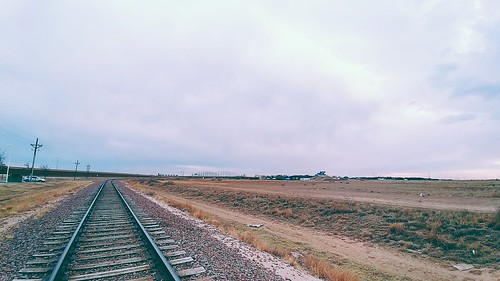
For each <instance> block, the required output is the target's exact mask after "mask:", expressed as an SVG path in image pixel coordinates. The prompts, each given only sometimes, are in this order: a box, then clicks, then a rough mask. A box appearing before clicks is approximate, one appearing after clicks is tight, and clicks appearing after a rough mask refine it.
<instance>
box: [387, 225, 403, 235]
mask: <svg viewBox="0 0 500 281" xmlns="http://www.w3.org/2000/svg"><path fill="white" fill-rule="evenodd" d="M404 228H405V225H404V224H402V223H400V222H397V223H392V224H390V225H389V226H388V227H387V229H388V230H389V232H390V233H401V232H402V231H403V230H404Z"/></svg>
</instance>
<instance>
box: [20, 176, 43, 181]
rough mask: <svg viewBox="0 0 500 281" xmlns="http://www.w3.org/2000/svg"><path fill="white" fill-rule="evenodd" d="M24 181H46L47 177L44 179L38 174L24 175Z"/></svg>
mask: <svg viewBox="0 0 500 281" xmlns="http://www.w3.org/2000/svg"><path fill="white" fill-rule="evenodd" d="M23 181H24V182H45V179H42V178H41V177H37V176H32V177H29V176H28V177H23Z"/></svg>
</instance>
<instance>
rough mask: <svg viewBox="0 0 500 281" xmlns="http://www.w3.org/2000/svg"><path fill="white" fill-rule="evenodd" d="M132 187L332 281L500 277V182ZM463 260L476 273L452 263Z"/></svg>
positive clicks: (144, 183) (152, 183) (156, 183)
mask: <svg viewBox="0 0 500 281" xmlns="http://www.w3.org/2000/svg"><path fill="white" fill-rule="evenodd" d="M128 185H129V186H131V187H133V188H135V189H137V190H139V191H142V192H143V193H145V194H146V195H150V196H152V197H155V198H156V199H158V200H161V201H165V202H167V203H169V204H171V205H174V206H177V207H179V208H181V209H184V210H186V211H188V212H190V213H191V214H193V215H195V216H197V217H199V218H202V219H204V220H205V221H207V222H209V223H210V224H212V225H215V226H216V227H219V228H220V229H222V230H223V231H225V232H226V233H228V234H230V235H232V236H235V237H237V238H239V239H241V240H243V241H246V242H247V243H249V244H252V245H254V246H256V248H259V249H261V250H264V251H267V252H270V253H272V254H275V255H277V256H280V257H282V258H283V259H284V260H286V261H288V262H289V263H291V264H293V265H295V266H298V267H302V268H305V269H307V270H308V271H310V272H312V273H313V274H315V275H316V276H319V277H321V278H324V279H325V280H499V278H500V275H499V270H500V266H499V263H498V260H499V254H498V253H499V249H500V245H499V241H500V239H499V238H500V218H499V214H500V212H499V211H498V208H499V206H500V181H357V180H349V181H335V182H313V181H229V180H222V181H220V180H158V179H157V180H151V179H149V180H131V181H128ZM249 223H262V224H264V227H262V228H250V227H247V226H246V224H249ZM292 252H299V253H301V254H303V257H301V258H294V257H293V256H292V255H291V253H292ZM461 263H466V264H472V265H474V269H472V270H469V271H458V270H456V269H454V268H453V267H452V265H456V264H461Z"/></svg>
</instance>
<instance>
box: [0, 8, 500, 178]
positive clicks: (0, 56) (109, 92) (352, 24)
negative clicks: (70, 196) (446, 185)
mask: <svg viewBox="0 0 500 281" xmlns="http://www.w3.org/2000/svg"><path fill="white" fill-rule="evenodd" d="M499 11H500V2H499V1H496V0H491V1H473V0H464V1H458V0H457V1H399V0H397V1H396V0H395V1H270V0H264V1H234V0H231V1H164V0H162V1H121V0H120V1H101V0H100V1H89V0H85V1H48V0H47V1H22V0H0V97H1V98H0V108H1V110H0V150H3V151H4V153H5V155H6V156H8V155H9V152H10V153H11V163H12V164H14V165H20V166H22V165H24V163H27V162H31V157H32V150H31V147H30V143H35V139H36V138H37V137H38V138H39V140H40V143H41V144H43V147H42V148H41V149H40V150H39V152H38V155H37V160H36V164H35V166H36V167H39V166H41V165H48V166H49V167H50V168H56V167H58V168H62V169H74V168H75V165H74V163H75V161H76V160H79V161H80V163H81V166H80V167H79V169H86V165H90V166H91V170H104V171H118V172H134V173H136V172H137V173H151V174H156V173H177V174H181V173H184V174H191V173H192V172H199V171H213V172H216V171H231V172H234V173H239V174H247V175H254V174H314V173H316V172H318V171H320V170H325V171H326V172H327V174H329V175H339V176H345V175H347V176H383V175H384V176H423V177H427V176H429V175H430V176H431V177H436V178H453V179H469V178H500V141H499V139H500V13H499ZM9 144H10V145H12V146H8V145H9Z"/></svg>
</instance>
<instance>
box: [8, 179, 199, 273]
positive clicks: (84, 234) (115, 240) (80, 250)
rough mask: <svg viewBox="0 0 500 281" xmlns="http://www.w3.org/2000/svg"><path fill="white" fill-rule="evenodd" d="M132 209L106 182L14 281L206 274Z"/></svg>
mask: <svg viewBox="0 0 500 281" xmlns="http://www.w3.org/2000/svg"><path fill="white" fill-rule="evenodd" d="M87 205H88V204H87ZM131 205H133V202H127V200H126V199H125V198H124V197H123V195H122V194H121V193H120V191H119V190H118V189H117V188H116V186H115V185H114V182H113V181H111V180H110V181H106V182H104V183H103V184H102V185H101V187H100V188H99V190H98V192H97V194H96V196H95V197H94V198H93V200H92V202H91V203H90V207H89V208H88V209H86V210H84V209H78V210H77V211H75V212H74V213H73V215H72V216H71V217H70V218H69V219H67V220H65V221H64V222H63V223H62V224H61V225H59V226H58V228H57V229H56V230H54V231H53V232H52V233H51V235H50V237H48V238H46V239H45V241H44V243H43V246H41V247H40V248H39V249H38V250H37V252H36V253H35V254H34V255H33V257H32V259H31V260H30V261H29V262H28V263H27V264H26V266H25V267H24V268H23V269H21V270H20V271H19V272H18V276H17V277H16V278H15V279H14V280H16V281H21V280H24V281H26V280H95V279H99V280H181V278H186V277H190V276H196V275H198V274H201V273H203V272H205V269H204V268H203V267H195V266H193V259H192V258H191V257H189V256H186V252H185V251H182V250H180V249H179V248H178V245H176V244H175V241H174V240H173V239H171V237H170V236H169V235H168V234H167V233H166V232H165V230H164V229H163V228H162V227H160V226H159V225H158V224H157V223H156V222H155V221H154V220H152V219H151V218H149V217H148V216H147V215H145V214H143V213H141V212H140V210H137V208H132V207H131ZM134 209H136V210H135V211H134Z"/></svg>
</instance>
